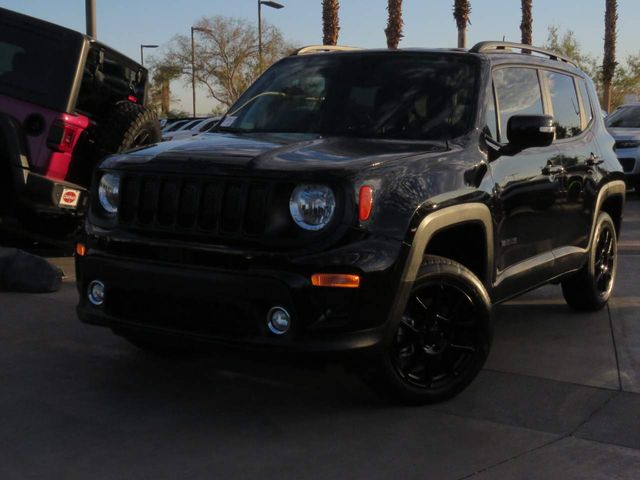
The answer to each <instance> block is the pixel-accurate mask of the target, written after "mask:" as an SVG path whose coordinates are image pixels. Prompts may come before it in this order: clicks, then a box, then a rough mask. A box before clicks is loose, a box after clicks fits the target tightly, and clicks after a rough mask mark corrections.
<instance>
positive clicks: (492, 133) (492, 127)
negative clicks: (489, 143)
mask: <svg viewBox="0 0 640 480" xmlns="http://www.w3.org/2000/svg"><path fill="white" fill-rule="evenodd" d="M485 121H486V125H485V127H484V133H485V134H486V135H487V136H488V137H490V138H493V139H494V140H498V118H497V117H496V99H495V97H494V95H493V89H492V91H491V93H490V94H489V99H488V100H487V108H486V117H485Z"/></svg>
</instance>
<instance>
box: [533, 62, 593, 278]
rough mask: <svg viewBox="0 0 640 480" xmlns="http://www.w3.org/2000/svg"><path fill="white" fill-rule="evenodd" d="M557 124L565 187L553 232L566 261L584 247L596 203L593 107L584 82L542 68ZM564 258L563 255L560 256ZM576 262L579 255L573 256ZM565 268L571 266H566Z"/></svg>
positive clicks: (558, 145)
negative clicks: (560, 215) (559, 219)
mask: <svg viewBox="0 0 640 480" xmlns="http://www.w3.org/2000/svg"><path fill="white" fill-rule="evenodd" d="M542 73H543V78H544V81H545V83H546V87H547V90H548V92H549V103H550V107H551V113H552V115H553V117H554V122H555V126H556V140H555V146H556V147H557V148H558V152H559V154H560V157H561V159H562V166H563V169H564V175H563V177H564V181H563V183H564V187H563V188H564V190H565V191H566V196H565V197H564V201H563V203H562V205H559V206H560V208H561V210H562V213H563V221H562V228H559V229H558V230H557V232H556V235H557V240H558V245H557V248H558V249H559V251H558V255H557V256H558V257H559V259H560V260H561V261H568V259H567V258H566V256H567V255H571V254H572V252H573V251H574V250H575V249H576V248H586V247H587V244H588V242H589V233H590V231H591V218H592V215H593V209H594V206H595V200H596V199H595V196H596V191H597V190H596V182H597V181H598V179H599V178H600V174H599V169H598V165H599V163H600V152H599V150H598V146H597V141H596V138H595V133H594V129H593V128H592V126H593V115H594V113H593V109H592V107H591V102H590V98H589V94H588V89H587V86H586V83H585V81H584V80H583V79H581V78H580V77H577V76H574V75H571V74H569V73H567V72H562V71H552V70H543V71H542ZM563 257H565V258H563ZM575 260H576V261H578V262H579V261H580V258H578V257H576V258H575ZM568 267H571V266H570V265H568Z"/></svg>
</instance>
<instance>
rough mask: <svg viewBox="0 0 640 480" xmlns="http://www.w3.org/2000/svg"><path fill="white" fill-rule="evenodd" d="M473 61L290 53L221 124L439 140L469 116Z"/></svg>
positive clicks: (466, 124) (464, 126) (464, 125)
mask: <svg viewBox="0 0 640 480" xmlns="http://www.w3.org/2000/svg"><path fill="white" fill-rule="evenodd" d="M477 70H478V64H477V63H476V60H475V59H472V58H471V57H465V56H462V55H452V54H446V55H445V54H427V53H420V54H414V53H403V52H396V54H393V55H389V54H386V53H385V54H378V53H369V54H362V53H357V54H354V53H348V54H331V55H309V56H299V57H290V58H287V59H285V60H283V61H281V62H279V63H277V64H276V65H274V66H273V67H272V68H271V69H269V70H268V71H267V73H265V74H264V75H263V76H262V77H260V79H259V80H258V81H257V82H256V83H254V84H253V85H252V86H251V87H250V88H249V90H247V92H246V93H245V94H244V95H243V96H242V97H241V98H240V99H239V100H238V101H237V102H236V104H235V105H233V106H232V107H231V108H230V109H229V113H228V114H227V116H226V117H225V118H224V119H223V120H222V122H221V124H220V127H219V129H220V130H239V131H243V132H290V133H317V134H328V135H349V136H359V137H369V138H403V139H417V140H419V139H444V138H452V137H455V136H459V135H462V134H463V133H466V132H467V131H468V130H469V129H470V128H471V125H472V122H473V112H474V104H475V85H476V79H477V78H478V75H477Z"/></svg>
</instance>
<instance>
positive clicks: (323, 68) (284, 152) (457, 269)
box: [77, 42, 625, 403]
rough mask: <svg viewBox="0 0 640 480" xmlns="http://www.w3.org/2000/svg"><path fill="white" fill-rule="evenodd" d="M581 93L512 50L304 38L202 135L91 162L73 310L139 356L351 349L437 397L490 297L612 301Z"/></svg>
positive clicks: (603, 139) (370, 373)
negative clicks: (331, 43)
mask: <svg viewBox="0 0 640 480" xmlns="http://www.w3.org/2000/svg"><path fill="white" fill-rule="evenodd" d="M334 50H335V51H334ZM597 102H598V100H597V97H596V92H595V90H594V87H593V84H592V82H591V81H590V80H589V78H588V77H587V76H586V75H585V74H584V73H583V72H582V71H580V70H579V69H578V68H576V66H575V65H574V64H573V63H572V62H571V61H570V60H568V59H565V58H562V57H560V56H558V55H556V54H553V53H551V52H547V51H544V50H540V49H536V48H533V47H531V46H526V45H518V44H506V43H504V42H484V43H481V44H478V45H476V46H475V47H474V48H472V49H471V50H469V51H461V50H404V51H403V50H400V51H387V50H384V51H378V50H374V51H369V50H353V51H343V50H341V49H338V48H336V49H334V48H331V47H316V48H313V47H308V48H305V49H302V50H300V51H298V52H297V54H295V55H292V56H291V57H288V58H285V59H283V60H282V61H280V62H278V63H276V64H275V65H274V66H272V67H271V68H270V69H269V70H268V71H267V72H266V73H265V74H264V75H262V76H261V77H260V78H259V79H258V80H257V81H256V83H255V84H254V85H253V86H251V87H250V88H249V89H248V90H247V92H246V93H245V94H244V95H242V97H241V98H240V99H239V100H238V101H237V102H236V104H235V105H233V106H232V107H231V108H230V110H229V112H228V113H227V114H226V116H225V117H224V118H223V119H222V121H221V122H220V124H219V127H218V128H217V131H216V132H214V133H211V134H206V135H201V136H199V137H196V138H195V139H194V140H191V141H183V142H168V143H164V144H159V145H156V146H153V147H147V148H142V149H139V150H137V151H135V152H130V153H127V154H121V155H115V156H111V157H109V158H108V159H107V160H105V161H104V162H103V163H102V165H101V166H100V167H99V169H98V172H97V175H96V178H95V185H94V192H95V194H94V195H93V196H92V198H91V206H90V213H89V217H88V222H87V232H86V234H87V235H86V243H83V244H79V245H78V246H77V253H78V256H79V258H78V259H77V260H78V261H77V268H78V272H77V273H78V287H79V290H80V292H81V297H80V298H81V299H80V304H79V306H78V312H79V315H80V318H81V319H82V320H83V321H84V322H87V323H91V324H96V325H104V326H107V327H109V328H111V329H112V330H113V331H114V332H115V333H117V334H119V335H122V336H124V337H126V338H128V339H129V340H131V341H132V342H133V343H135V344H137V345H140V346H143V347H148V348H157V347H169V346H171V342H172V340H175V339H180V340H181V342H183V341H184V340H185V339H189V340H197V341H201V342H227V343H237V344H243V345H254V346H261V347H268V348H273V349H286V350H304V351H315V352H319V351H323V352H329V351H331V352H337V351H342V352H344V351H350V352H352V353H353V352H357V353H358V355H357V356H356V358H358V359H359V360H360V361H359V362H357V363H358V364H359V366H360V367H361V368H362V370H363V373H364V377H365V378H366V379H367V380H369V381H370V382H371V383H372V384H373V385H375V386H377V387H382V388H383V389H384V391H386V392H390V393H391V394H393V395H394V397H395V398H396V399H400V400H402V401H405V402H411V403H428V402H434V401H439V400H442V399H445V398H448V397H451V396H452V395H454V394H456V393H457V392H459V391H461V390H462V389H463V388H464V387H465V386H466V385H468V384H469V383H470V382H471V381H472V380H473V378H474V377H475V376H476V374H477V373H478V371H479V370H480V368H481V367H482V365H483V363H484V361H485V359H486V358H487V354H488V352H489V347H490V344H491V337H492V326H491V309H492V305H493V304H496V303H499V302H503V301H505V300H508V299H510V298H513V297H514V296H516V295H519V294H521V293H523V292H526V291H528V290H531V289H533V288H536V287H538V286H541V285H544V284H547V283H561V284H562V290H563V293H564V296H565V298H566V300H567V302H568V303H569V305H570V306H571V307H573V308H575V309H577V310H596V309H599V308H601V307H602V306H603V305H604V304H605V303H606V302H607V300H608V298H609V296H610V295H611V291H612V288H613V284H614V278H615V273H616V263H617V258H616V247H617V246H616V238H617V235H618V233H619V230H620V224H621V217H622V208H623V203H624V197H625V185H624V181H623V173H622V169H621V167H620V164H619V163H618V160H617V159H616V156H615V154H614V151H613V140H612V138H611V137H610V136H609V134H608V133H607V131H606V129H605V128H604V125H603V120H602V118H601V115H599V113H598V112H599V109H598V103H597ZM350 357H351V355H350Z"/></svg>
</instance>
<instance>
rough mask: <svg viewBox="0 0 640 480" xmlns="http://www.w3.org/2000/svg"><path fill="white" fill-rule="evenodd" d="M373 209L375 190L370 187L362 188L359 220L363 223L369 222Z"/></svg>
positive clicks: (359, 199) (359, 202) (364, 186)
mask: <svg viewBox="0 0 640 480" xmlns="http://www.w3.org/2000/svg"><path fill="white" fill-rule="evenodd" d="M372 209H373V188H371V187H370V186H369V185H363V186H362V187H360V195H359V197H358V218H360V221H361V222H364V221H366V220H369V217H370V216H371V210H372Z"/></svg>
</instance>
